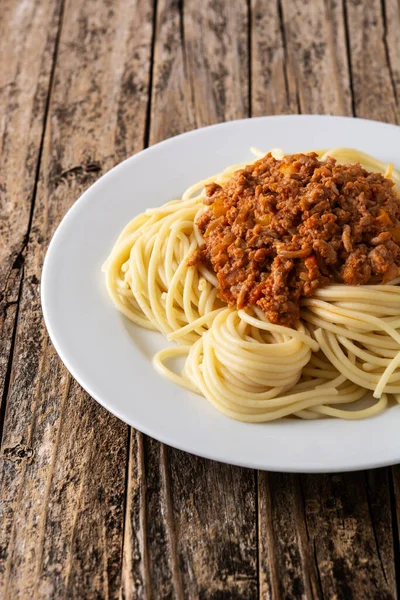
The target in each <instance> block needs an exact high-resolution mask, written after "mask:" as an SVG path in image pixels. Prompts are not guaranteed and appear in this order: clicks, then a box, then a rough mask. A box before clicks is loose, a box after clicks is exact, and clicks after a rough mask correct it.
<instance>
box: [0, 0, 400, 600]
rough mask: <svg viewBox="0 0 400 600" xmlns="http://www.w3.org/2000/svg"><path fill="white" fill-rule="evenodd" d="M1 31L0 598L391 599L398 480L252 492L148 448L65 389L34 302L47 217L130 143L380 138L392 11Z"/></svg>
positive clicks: (391, 102)
mask: <svg viewBox="0 0 400 600" xmlns="http://www.w3.org/2000/svg"><path fill="white" fill-rule="evenodd" d="M0 12H1V15H0V16H1V22H2V24H4V23H5V22H7V23H8V24H9V25H8V26H7V27H6V28H4V31H3V32H2V35H1V36H0V48H1V51H2V56H6V57H7V60H6V61H5V63H4V65H5V66H4V68H3V69H2V72H1V84H0V88H1V92H0V93H1V96H0V97H1V111H2V113H1V114H2V117H3V118H2V120H1V125H0V127H1V135H2V140H3V149H4V151H3V152H2V156H1V161H2V162H1V194H2V196H1V213H0V234H1V246H0V290H1V291H2V297H0V302H1V311H0V324H1V338H0V387H1V389H2V390H4V391H2V392H1V393H2V396H1V397H2V404H1V407H2V408H1V411H0V431H2V439H1V453H0V598H2V599H3V598H4V599H5V600H14V599H16V600H17V599H20V598H22V599H25V598H27V599H28V598H29V599H31V598H68V599H69V598H105V599H106V598H107V599H111V598H126V599H128V598H129V599H130V598H146V599H147V598H154V599H158V598H246V599H247V598H250V599H252V598H258V597H260V598H265V599H269V598H272V599H274V600H280V599H281V598H293V599H297V598H307V599H308V598H338V599H340V600H341V599H342V598H354V599H358V598H385V599H386V598H387V599H389V598H390V599H393V598H398V597H399V585H400V569H399V568H397V570H396V563H397V565H399V564H400V552H399V522H400V468H399V467H394V468H393V469H379V470H377V471H371V472H366V473H357V474H346V475H321V476H316V475H313V476H291V475H280V474H267V473H257V472H253V471H251V470H246V469H240V468H237V467H230V466H227V465H221V464H218V463H214V462H212V461H207V460H203V459H200V458H196V457H193V456H191V455H188V454H185V453H183V452H180V451H177V450H174V449H171V448H168V447H166V446H163V445H161V444H159V443H158V442H156V441H154V440H151V439H149V438H147V437H146V436H143V435H142V434H140V433H138V432H136V431H134V430H129V428H128V427H127V426H125V425H124V424H123V423H121V422H120V421H118V420H117V419H116V418H114V417H112V416H111V415H109V414H108V413H107V412H106V411H104V410H103V409H102V408H100V407H99V406H98V405H97V404H96V403H95V402H94V401H92V400H91V399H90V398H89V397H88V395H87V394H86V393H85V392H83V391H82V390H81V389H80V387H79V386H78V385H77V384H76V383H75V382H74V381H73V380H72V378H71V377H70V376H69V374H68V373H67V372H66V370H65V369H64V367H63V366H62V364H61V363H60V361H59V359H58V357H57V356H56V354H55V352H54V350H53V348H52V346H51V344H50V342H49V340H48V337H47V334H46V331H45V328H44V325H43V323H42V318H41V311H40V299H39V287H40V286H39V281H40V271H41V265H42V261H43V257H44V253H45V250H46V247H47V244H48V241H49V239H50V237H51V235H52V233H53V231H54V229H55V227H56V226H57V224H58V223H59V221H60V219H61V218H62V216H63V215H64V214H65V211H66V210H67V209H68V207H69V206H70V205H71V204H72V203H73V202H74V201H75V200H76V198H77V197H78V196H79V195H80V193H81V192H82V191H83V190H84V189H85V188H86V187H88V186H89V185H90V184H91V183H92V182H93V181H94V180H95V179H96V178H97V177H98V176H100V175H101V174H102V173H104V172H105V171H107V170H108V169H109V168H110V167H111V166H113V165H114V164H115V163H116V162H119V161H120V160H122V159H123V158H125V157H126V156H129V155H130V154H132V153H133V152H136V151H138V150H140V149H141V148H142V147H143V146H145V145H146V144H148V143H155V142H157V141H159V140H161V139H164V138H166V137H170V136H172V135H175V134H177V133H181V132H182V131H186V130H189V129H193V128H195V127H198V126H202V125H208V124H212V123H215V122H219V121H223V120H229V119H234V118H241V117H246V116H249V115H253V116H256V115H262V114H279V113H289V112H306V113H332V114H343V115H355V116H358V117H365V118H375V119H378V120H384V121H388V122H399V121H400V112H399V110H400V104H399V100H400V12H399V5H398V2H397V1H396V0H382V1H380V0H368V1H366V2H360V1H359V0H346V1H343V2H342V1H339V0H326V1H323V0H317V1H315V2H310V1H307V0H293V1H292V0H290V1H289V0H272V1H269V0H268V1H267V0H248V1H245V0H233V1H232V2H223V1H222V0H218V1H215V0H214V1H211V0H206V1H205V2H198V1H197V2H196V1H195V0H184V1H183V2H182V1H178V0H158V1H156V2H152V1H150V0H129V1H128V2H126V1H125V0H116V1H115V2H112V3H111V2H109V1H108V0H99V1H98V0H96V2H94V0H85V1H84V0H69V1H67V2H65V3H64V2H63V1H62V0H36V1H33V2H30V3H29V2H25V1H24V0H5V1H4V2H3V3H2V4H1V6H0ZM396 571H397V572H396Z"/></svg>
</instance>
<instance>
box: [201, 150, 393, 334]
mask: <svg viewBox="0 0 400 600" xmlns="http://www.w3.org/2000/svg"><path fill="white" fill-rule="evenodd" d="M204 203H205V204H206V205H208V208H207V209H206V210H205V211H204V212H202V213H201V215H200V216H199V217H198V219H197V221H196V224H197V226H198V227H199V229H200V231H201V232H202V234H203V237H204V244H203V246H202V247H201V248H200V251H199V252H197V253H196V255H195V256H194V257H192V260H191V261H190V263H191V264H195V263H196V262H198V261H203V262H205V263H206V264H208V265H209V266H210V267H211V268H212V269H213V270H214V272H215V273H216V275H217V278H218V287H219V296H220V298H221V299H222V300H224V301H225V302H227V303H228V304H229V305H236V306H237V307H238V308H244V307H246V306H251V305H258V306H259V307H261V308H262V310H263V311H264V312H265V314H266V316H267V318H268V319H269V321H270V322H272V323H277V324H280V325H287V326H291V325H293V324H294V323H295V321H296V320H297V319H298V317H299V301H300V299H301V297H302V296H312V295H313V293H314V292H315V290H316V289H317V288H319V287H321V286H323V285H326V284H328V283H331V282H340V283H345V284H349V285H363V284H367V283H369V282H376V281H382V282H387V281H390V280H391V279H393V278H394V277H396V276H397V274H398V271H399V266H400V246H399V242H400V198H399V196H398V195H397V193H396V192H395V189H394V184H393V182H392V181H391V180H390V179H387V178H385V177H383V176H382V175H381V174H379V173H370V172H368V171H366V170H365V169H363V168H362V167H361V166H360V165H359V164H356V165H340V164H336V161H335V160H334V159H332V158H328V159H327V160H326V161H324V162H321V161H319V160H318V158H317V154H315V153H310V154H294V155H291V156H285V157H284V158H283V159H282V160H277V159H275V158H273V156H272V155H271V154H267V155H266V156H265V157H264V158H262V159H261V160H258V161H257V162H255V163H254V164H252V165H249V166H247V167H245V168H244V169H243V170H240V171H237V172H236V173H235V174H234V175H233V176H232V178H231V179H230V180H229V181H228V182H227V183H226V184H224V185H223V186H220V185H218V184H217V183H211V184H209V185H207V186H206V198H205V199H204Z"/></svg>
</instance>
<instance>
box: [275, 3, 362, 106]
mask: <svg viewBox="0 0 400 600" xmlns="http://www.w3.org/2000/svg"><path fill="white" fill-rule="evenodd" d="M282 15H283V24H282V26H283V28H284V31H285V40H286V45H287V49H286V52H287V56H288V68H289V73H291V74H292V76H293V77H294V80H295V82H296V89H297V95H298V109H299V111H300V112H302V113H317V114H318V113H322V114H324V113H327V114H337V115H344V114H351V88H350V82H349V76H348V60H347V55H346V36H345V29H344V23H343V19H342V18H341V17H342V6H341V3H340V2H338V1H337V0H334V1H325V2H324V1H323V0H316V1H315V2H308V1H307V0H294V1H292V0H282Z"/></svg>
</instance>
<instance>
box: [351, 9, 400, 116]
mask: <svg viewBox="0 0 400 600" xmlns="http://www.w3.org/2000/svg"><path fill="white" fill-rule="evenodd" d="M390 4H391V6H392V10H391V14H392V13H394V10H393V3H390ZM385 6H386V5H385V2H384V1H382V2H378V1H377V0H366V1H365V2H359V1H358V0H348V1H347V2H346V13H347V32H348V38H349V51H350V66H351V80H352V89H353V95H354V108H355V113H356V115H357V116H359V117H364V118H369V119H371V118H374V119H376V120H377V121H388V122H390V123H397V122H398V120H399V105H398V102H397V100H396V96H395V91H396V87H395V84H394V80H393V74H392V67H391V60H393V62H394V65H395V68H397V69H398V65H399V60H400V47H399V45H398V44H397V45H392V44H391V43H390V40H389V38H388V36H387V31H388V30H387V24H386V18H387V14H386V10H385ZM394 16H395V15H394ZM397 18H398V13H397ZM397 24H398V21H397ZM397 31H398V27H397ZM391 32H393V29H391ZM391 37H392V38H393V33H392V36H391ZM393 41H395V40H393ZM389 48H390V52H389ZM390 57H391V58H390Z"/></svg>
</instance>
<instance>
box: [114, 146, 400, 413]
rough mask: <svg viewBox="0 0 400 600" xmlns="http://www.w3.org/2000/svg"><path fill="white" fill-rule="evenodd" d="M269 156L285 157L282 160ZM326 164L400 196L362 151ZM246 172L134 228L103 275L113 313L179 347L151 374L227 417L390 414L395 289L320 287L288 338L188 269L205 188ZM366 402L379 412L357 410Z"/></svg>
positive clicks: (398, 369) (396, 356)
mask: <svg viewBox="0 0 400 600" xmlns="http://www.w3.org/2000/svg"><path fill="white" fill-rule="evenodd" d="M254 153H255V154H256V155H260V156H262V155H263V153H261V152H259V151H257V150H254ZM272 155H273V156H274V157H275V158H276V159H280V158H282V156H283V154H282V152H281V151H280V150H273V151H272ZM327 156H330V157H333V158H335V159H336V160H337V161H338V162H339V163H360V164H361V165H362V166H363V167H364V168H368V169H371V170H374V171H376V172H380V173H382V174H383V175H385V176H387V177H390V178H391V179H392V180H393V181H394V182H395V184H397V185H399V184H400V176H399V174H398V173H397V172H396V171H395V170H394V169H393V165H389V166H388V165H386V164H384V163H380V162H379V161H377V160H376V159H374V158H372V157H370V156H368V155H365V154H362V153H360V152H358V151H356V150H353V149H346V148H337V149H332V150H329V151H320V152H318V157H319V159H320V160H325V158H326V157H327ZM243 167H244V165H240V164H239V165H233V166H231V167H229V168H228V169H226V170H225V171H223V172H222V173H220V174H218V175H215V176H213V177H210V178H208V179H206V180H203V181H200V182H198V183H196V184H195V185H194V186H192V187H191V188H189V189H188V190H187V191H186V192H185V194H184V195H183V197H182V199H180V200H174V201H172V202H169V203H167V204H165V205H163V206H161V207H160V208H152V209H149V210H147V211H146V212H145V213H143V214H141V215H139V216H137V217H136V218H134V219H133V220H132V221H131V222H130V223H129V224H128V225H127V226H126V227H125V229H124V230H123V231H122V233H121V234H120V236H119V238H118V240H117V242H116V244H115V246H114V248H113V250H112V252H111V254H110V256H109V258H108V260H107V261H106V263H105V265H104V267H103V270H104V271H105V273H106V282H107V289H108V292H109V294H110V296H111V298H112V300H113V302H114V304H115V306H116V308H117V309H118V310H119V311H120V312H122V313H123V314H124V315H125V316H126V317H127V318H128V319H130V320H131V321H133V322H134V323H136V324H137V325H139V326H141V327H145V328H148V329H153V330H156V331H160V332H161V333H163V334H164V335H165V336H166V337H167V339H168V340H169V341H175V342H177V343H178V344H179V345H178V346H175V347H168V348H166V349H164V350H162V351H161V352H159V353H158V354H156V355H155V357H154V361H153V362H154V366H155V368H156V369H157V370H158V371H159V372H160V373H161V374H162V375H164V376H165V377H167V378H169V379H170V380H172V381H173V382H175V383H177V384H179V385H182V386H184V387H186V388H187V389H189V390H191V391H193V392H196V393H199V394H201V395H203V396H204V397H206V398H207V399H208V400H209V401H210V402H211V403H212V404H213V405H214V406H215V407H216V408H217V409H218V410H219V411H221V412H222V413H223V414H225V415H227V416H229V417H231V418H234V419H238V420H242V421H248V422H264V421H271V420H275V419H279V418H282V417H286V416H289V415H295V416H298V417H301V418H306V419H315V418H319V417H321V416H322V415H326V416H331V417H338V418H344V419H361V418H364V417H369V416H372V415H374V414H377V413H379V412H381V411H382V410H383V409H385V407H386V406H387V405H388V402H389V399H390V397H392V398H393V399H394V400H395V401H397V402H400V286H399V285H398V284H399V282H400V278H398V279H395V280H394V281H392V282H390V283H388V284H379V285H378V284H376V285H361V286H351V285H341V284H335V285H329V286H325V287H321V288H319V289H317V290H315V293H314V294H313V296H312V297H307V298H302V299H301V301H300V305H301V312H300V320H297V321H296V324H295V325H294V326H293V327H287V326H282V325H279V324H276V323H272V322H270V321H269V320H268V319H267V317H266V315H265V313H264V312H263V310H261V308H260V307H257V306H248V307H246V308H243V309H237V308H235V307H233V306H227V304H226V303H225V302H223V301H222V300H221V299H220V298H219V295H218V292H219V289H218V279H217V277H216V273H215V272H214V271H213V270H212V269H211V268H210V266H209V265H207V264H204V263H202V262H197V263H193V262H192V261H190V258H191V257H192V256H193V253H195V252H196V250H197V249H198V248H199V247H201V245H202V242H203V239H202V234H201V232H200V230H199V228H198V227H197V225H196V220H197V219H198V216H199V215H201V213H202V211H203V210H204V206H203V199H204V191H203V190H204V186H205V185H207V184H209V183H211V182H212V183H217V184H218V185H219V186H222V187H223V186H224V185H226V183H227V182H229V180H230V179H231V177H232V175H233V174H234V173H235V172H237V171H238V169H241V168H243ZM174 357H184V359H185V365H184V369H183V371H182V373H181V374H177V373H175V372H174V371H173V370H171V369H170V368H169V366H168V361H169V360H170V359H172V358H174ZM368 390H371V391H372V392H373V397H374V402H373V403H371V402H368V403H367V405H365V406H361V407H360V406H359V405H358V403H357V401H358V400H360V399H361V398H363V397H364V396H365V394H366V392H367V391H368Z"/></svg>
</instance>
